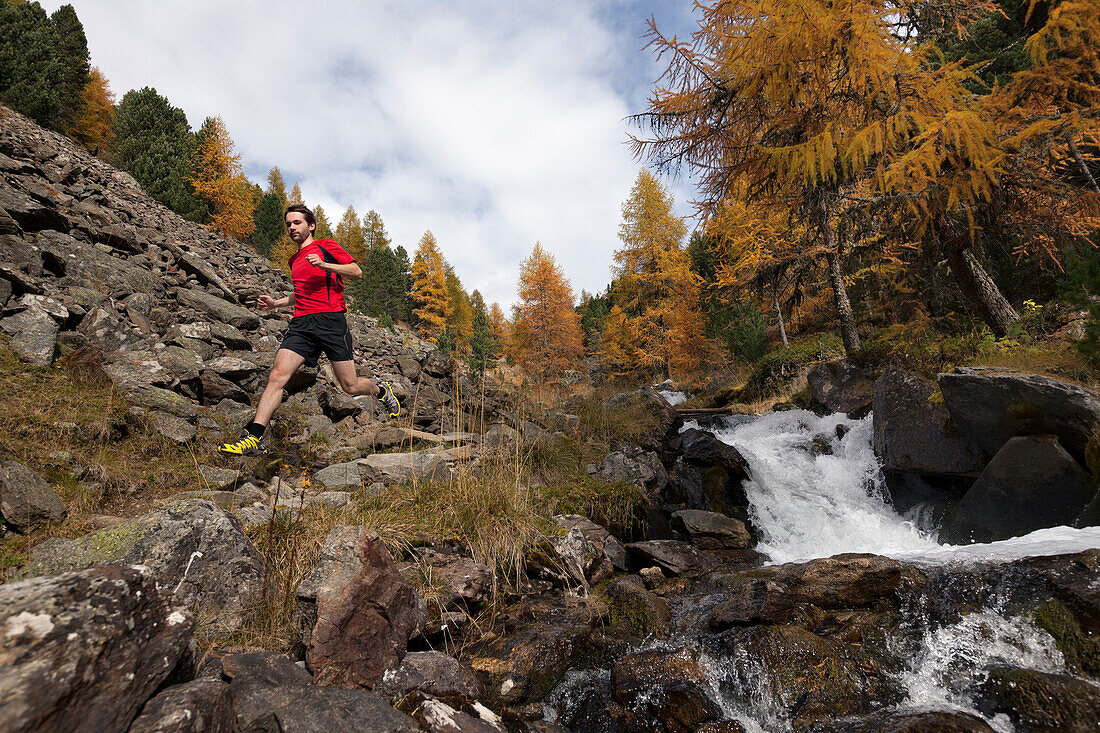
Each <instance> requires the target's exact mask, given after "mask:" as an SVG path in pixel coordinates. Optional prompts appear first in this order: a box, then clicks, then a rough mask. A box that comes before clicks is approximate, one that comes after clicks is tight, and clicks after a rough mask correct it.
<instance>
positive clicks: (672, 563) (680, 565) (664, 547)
mask: <svg viewBox="0 0 1100 733" xmlns="http://www.w3.org/2000/svg"><path fill="white" fill-rule="evenodd" d="M626 549H627V550H628V551H629V552H630V554H631V556H632V557H633V558H634V559H635V560H636V561H637V562H638V563H639V564H641V565H642V566H646V567H648V566H651V565H656V566H658V567H660V568H661V569H662V570H664V571H665V572H667V573H668V574H669V575H683V574H684V573H689V572H693V571H701V570H706V569H708V568H709V567H710V566H711V565H712V564H713V563H712V562H711V561H710V560H709V559H708V558H707V557H706V556H705V555H704V554H703V553H701V552H699V550H697V549H696V548H695V547H694V546H693V545H689V544H688V543H686V542H680V541H679V540H646V541H644V542H631V543H630V544H629V545H627V546H626Z"/></svg>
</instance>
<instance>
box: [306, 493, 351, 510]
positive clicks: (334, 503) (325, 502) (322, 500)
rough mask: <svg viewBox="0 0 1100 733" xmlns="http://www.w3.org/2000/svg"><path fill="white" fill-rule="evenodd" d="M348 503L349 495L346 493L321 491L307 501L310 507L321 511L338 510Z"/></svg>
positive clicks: (349, 500) (349, 501)
mask: <svg viewBox="0 0 1100 733" xmlns="http://www.w3.org/2000/svg"><path fill="white" fill-rule="evenodd" d="M350 503H351V494H350V493H348V492H347V491H322V492H321V493H320V494H318V495H317V496H313V497H310V499H309V505H310V506H319V507H321V508H323V509H339V508H341V507H345V506H347V505H348V504H350Z"/></svg>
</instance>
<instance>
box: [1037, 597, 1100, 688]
mask: <svg viewBox="0 0 1100 733" xmlns="http://www.w3.org/2000/svg"><path fill="white" fill-rule="evenodd" d="M1096 610H1097V611H1100V607H1098V608H1097V609H1096ZM1034 620H1035V625H1036V626H1038V627H1039V628H1041V629H1043V630H1044V631H1046V632H1047V633H1048V634H1050V635H1051V636H1052V637H1054V641H1055V643H1056V644H1057V645H1058V651H1060V652H1062V657H1063V658H1064V659H1065V660H1066V668H1067V669H1069V670H1071V671H1073V672H1075V673H1077V674H1083V675H1087V676H1089V677H1092V678H1094V679H1097V678H1100V638H1096V636H1095V635H1094V634H1086V633H1085V632H1084V630H1083V629H1082V628H1081V624H1080V622H1078V620H1077V618H1076V616H1075V615H1074V613H1073V612H1072V611H1071V610H1070V609H1069V607H1068V606H1066V604H1065V603H1063V602H1062V601H1060V600H1057V599H1053V598H1052V599H1051V600H1049V601H1047V602H1045V603H1044V604H1043V605H1041V606H1039V608H1037V609H1036V610H1035V616H1034Z"/></svg>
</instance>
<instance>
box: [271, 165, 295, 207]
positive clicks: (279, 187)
mask: <svg viewBox="0 0 1100 733" xmlns="http://www.w3.org/2000/svg"><path fill="white" fill-rule="evenodd" d="M267 190H268V191H270V192H271V193H273V194H275V195H276V196H278V197H279V204H280V205H281V206H282V207H283V209H284V210H286V207H287V205H288V204H289V203H290V201H289V200H288V199H287V196H286V181H284V180H283V173H282V171H280V170H279V167H278V166H276V167H274V168H272V169H271V170H269V171H268V172H267Z"/></svg>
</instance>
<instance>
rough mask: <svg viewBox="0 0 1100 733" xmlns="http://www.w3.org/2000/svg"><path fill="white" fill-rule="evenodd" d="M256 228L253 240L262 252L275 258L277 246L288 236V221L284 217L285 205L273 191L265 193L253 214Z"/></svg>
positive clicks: (268, 256) (270, 257)
mask: <svg viewBox="0 0 1100 733" xmlns="http://www.w3.org/2000/svg"><path fill="white" fill-rule="evenodd" d="M253 221H254V222H255V225H256V228H255V231H253V233H252V241H253V242H254V243H255V244H256V246H257V248H258V249H259V250H260V253H261V254H263V255H264V256H265V257H267V258H269V259H272V260H274V254H273V253H274V251H275V247H276V246H277V245H278V244H279V242H280V241H282V239H283V237H285V236H286V223H285V221H284V218H283V205H282V203H281V202H280V201H279V197H278V196H276V195H275V194H273V193H265V194H264V195H263V197H262V198H261V199H260V205H259V206H257V207H256V213H255V215H254V216H253Z"/></svg>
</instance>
